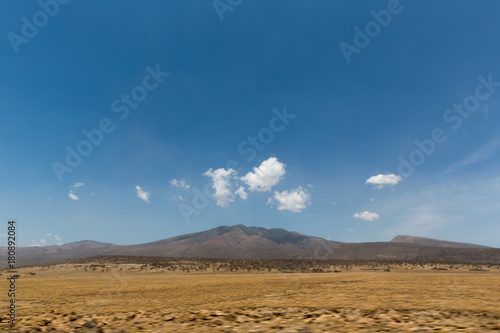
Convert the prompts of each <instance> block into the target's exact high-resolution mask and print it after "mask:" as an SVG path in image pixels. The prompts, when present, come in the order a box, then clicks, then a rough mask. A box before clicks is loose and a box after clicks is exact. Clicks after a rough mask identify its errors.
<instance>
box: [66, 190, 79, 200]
mask: <svg viewBox="0 0 500 333" xmlns="http://www.w3.org/2000/svg"><path fill="white" fill-rule="evenodd" d="M68 197H69V198H70V199H71V200H79V199H80V198H78V196H77V195H76V194H74V193H73V191H72V190H69V193H68Z"/></svg>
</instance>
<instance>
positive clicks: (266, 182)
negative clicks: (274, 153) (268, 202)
mask: <svg viewBox="0 0 500 333" xmlns="http://www.w3.org/2000/svg"><path fill="white" fill-rule="evenodd" d="M284 174H285V164H283V163H281V162H279V161H278V159H277V158H276V157H270V158H269V159H267V160H265V161H264V162H262V163H261V165H260V166H259V167H254V168H253V172H249V173H247V174H246V175H245V176H243V177H241V180H242V181H244V182H245V183H246V184H247V185H248V187H249V189H250V191H251V192H254V191H258V192H265V191H271V188H272V187H273V186H274V185H276V184H277V183H278V182H279V181H280V180H281V178H282V176H283V175H284Z"/></svg>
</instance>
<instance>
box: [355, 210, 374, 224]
mask: <svg viewBox="0 0 500 333" xmlns="http://www.w3.org/2000/svg"><path fill="white" fill-rule="evenodd" d="M354 217H355V218H357V219H362V220H366V221H375V220H376V219H379V218H380V216H379V215H378V214H377V213H371V212H369V211H367V210H366V211H364V212H361V213H356V214H354Z"/></svg>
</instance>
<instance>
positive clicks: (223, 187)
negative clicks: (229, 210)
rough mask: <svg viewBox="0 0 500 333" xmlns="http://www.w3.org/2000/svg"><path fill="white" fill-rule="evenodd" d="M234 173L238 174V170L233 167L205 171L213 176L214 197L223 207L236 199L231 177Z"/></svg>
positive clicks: (205, 174) (206, 174)
mask: <svg viewBox="0 0 500 333" xmlns="http://www.w3.org/2000/svg"><path fill="white" fill-rule="evenodd" d="M234 174H236V171H234V170H233V169H229V170H226V169H223V168H220V169H217V170H213V169H212V168H210V169H208V170H207V171H206V172H205V173H203V175H204V176H207V177H210V178H212V181H213V185H212V187H213V188H214V189H215V193H214V195H213V198H214V199H216V200H217V205H219V206H221V207H227V206H228V205H229V203H231V202H233V201H234V194H233V192H232V190H231V187H232V185H231V178H232V176H233V175H234Z"/></svg>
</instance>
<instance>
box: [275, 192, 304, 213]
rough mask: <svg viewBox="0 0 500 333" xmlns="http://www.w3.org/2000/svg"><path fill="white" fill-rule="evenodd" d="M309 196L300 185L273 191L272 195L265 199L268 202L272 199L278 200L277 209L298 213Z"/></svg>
mask: <svg viewBox="0 0 500 333" xmlns="http://www.w3.org/2000/svg"><path fill="white" fill-rule="evenodd" d="M310 200H311V196H310V194H309V193H307V192H306V191H304V189H303V188H302V187H300V186H299V187H298V188H296V189H294V190H291V191H290V192H288V191H283V192H278V191H275V192H274V195H273V196H272V197H271V198H269V200H268V201H267V203H268V204H271V203H273V202H274V201H276V202H278V210H289V211H292V212H295V213H300V212H301V211H302V210H303V209H305V208H306V207H307V205H308V204H309V203H310Z"/></svg>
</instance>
